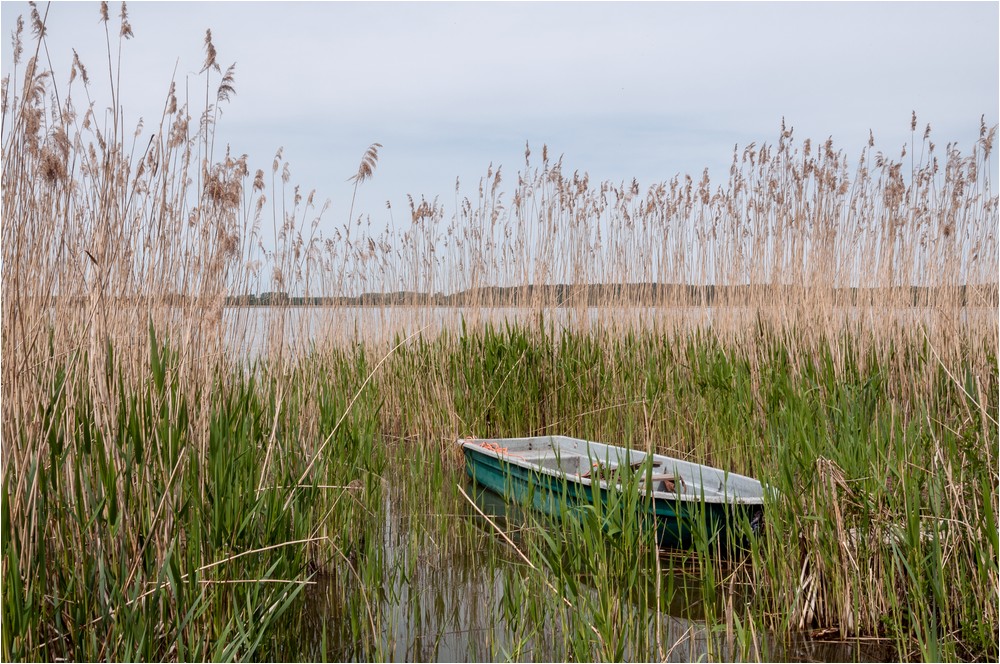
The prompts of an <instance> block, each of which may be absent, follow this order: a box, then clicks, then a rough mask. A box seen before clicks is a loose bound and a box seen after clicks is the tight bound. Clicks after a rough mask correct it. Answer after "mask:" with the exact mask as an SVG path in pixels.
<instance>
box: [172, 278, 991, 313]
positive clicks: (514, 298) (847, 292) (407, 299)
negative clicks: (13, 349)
mask: <svg viewBox="0 0 1000 664" xmlns="http://www.w3.org/2000/svg"><path fill="white" fill-rule="evenodd" d="M811 290H815V292H814V293H813V295H814V296H815V297H816V298H823V299H826V298H832V299H833V301H834V303H835V304H837V305H840V306H852V305H857V304H859V303H867V302H878V301H880V300H882V301H892V302H897V303H906V302H908V303H909V304H910V305H911V306H924V305H926V304H927V303H929V302H930V303H933V302H941V301H942V298H944V299H945V300H946V301H949V302H952V303H958V304H960V305H961V306H966V305H969V306H993V307H995V306H998V304H1000V293H998V291H1000V289H998V285H997V284H983V285H967V286H956V287H953V288H927V287H923V286H911V287H909V288H907V287H896V288H838V289H834V290H833V291H832V292H831V291H828V290H826V289H811V288H809V287H806V286H770V285H755V286H692V285H685V284H657V283H639V284H589V285H586V284H585V285H569V284H554V285H549V286H533V285H528V286H491V287H485V288H478V289H468V290H464V291H460V292H458V293H453V294H450V295H445V294H444V293H418V292H414V291H397V292H395V293H365V294H363V295H358V296H354V297H347V296H343V297H295V296H289V295H288V294H287V293H282V292H268V293H261V294H259V295H231V296H229V297H227V298H226V306H230V307H253V306H325V307H330V306H355V307H365V306H371V307H388V306H413V305H420V306H440V307H462V306H481V305H484V304H489V305H492V306H499V307H505V306H528V305H544V306H562V305H565V306H579V305H583V304H586V306H589V307H600V306H618V305H636V306H656V305H660V304H670V305H681V306H683V305H690V306H712V305H714V304H725V305H741V304H749V303H752V302H756V303H760V302H761V301H762V300H763V301H764V302H767V301H769V300H770V301H782V300H787V301H802V300H801V299H800V298H803V297H808V296H809V295H810V291H811ZM906 291H909V297H908V298H907V297H906V295H905V293H906ZM178 304H179V302H178Z"/></svg>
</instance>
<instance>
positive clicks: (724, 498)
mask: <svg viewBox="0 0 1000 664" xmlns="http://www.w3.org/2000/svg"><path fill="white" fill-rule="evenodd" d="M542 438H548V439H550V440H551V439H554V438H565V439H567V440H572V441H575V442H577V443H584V444H585V445H586V447H587V449H588V451H589V449H590V446H591V445H592V444H594V445H602V446H604V447H606V448H609V449H616V450H621V451H624V452H625V453H626V454H630V453H631V452H633V451H636V452H640V453H641V454H645V455H646V456H647V457H652V460H653V462H654V464H655V463H656V462H657V461H661V460H662V461H666V462H671V461H672V462H675V463H683V464H687V465H689V466H693V467H695V468H698V469H701V470H708V471H711V472H712V473H713V474H715V473H717V474H721V475H722V477H723V478H725V479H726V480H727V481H728V479H729V478H737V479H741V480H746V481H748V482H753V483H756V484H757V485H758V486H760V487H761V489H760V491H761V495H760V496H754V497H747V496H737V495H731V494H730V493H729V492H727V491H725V488H726V486H727V481H724V482H723V484H722V486H723V491H721V492H718V493H716V492H712V493H707V492H706V491H705V490H704V487H703V486H701V485H699V491H698V492H697V493H689V494H685V493H678V492H676V491H650V490H649V488H648V487H643V488H641V489H640V490H639V494H640V495H644V496H650V497H652V498H653V499H654V500H663V501H669V502H680V503H705V504H715V505H733V506H741V505H747V506H753V505H763V504H764V494H765V493H766V487H765V486H764V485H763V484H762V483H761V482H760V481H759V480H755V479H753V478H752V477H747V476H746V475H740V474H739V473H732V472H729V471H725V470H722V469H719V468H713V467H712V466H706V465H704V464H700V463H694V462H692V461H684V460H683V459H677V458H675V457H671V456H667V455H665V454H649V453H647V452H641V451H640V450H631V449H629V448H627V447H621V446H618V445H609V444H607V443H598V442H596V441H589V440H586V439H583V438H573V437H571V436H555V435H550V436H526V437H523V438H471V437H470V438H459V439H458V440H457V441H456V443H457V444H458V446H459V447H461V448H462V449H463V450H465V449H471V450H473V451H474V452H476V453H477V454H482V455H484V456H487V457H491V458H494V459H496V460H498V461H501V462H504V463H510V464H513V465H515V466H518V467H520V468H523V469H525V470H529V471H531V472H536V473H540V474H543V475H547V476H549V477H553V478H555V479H564V480H566V481H567V482H572V483H575V484H580V485H582V486H591V487H592V486H594V483H593V479H592V478H590V477H584V476H583V475H581V474H579V473H569V472H566V471H562V470H555V469H552V468H548V467H546V466H543V465H541V464H539V463H533V462H532V461H531V460H529V459H524V458H521V457H518V456H514V455H513V454H512V453H508V454H503V455H501V454H499V453H497V452H496V451H495V450H491V449H489V448H487V447H483V446H482V443H490V442H493V443H497V444H501V445H502V444H503V442H504V441H512V440H528V439H542ZM553 449H554V448H553ZM578 456H583V455H578ZM585 458H586V457H585ZM644 461H645V460H644ZM598 486H599V487H601V488H604V489H608V488H609V484H608V482H607V481H606V480H603V479H602V480H600V481H599V484H598ZM616 486H618V487H619V489H620V488H621V484H617V485H616Z"/></svg>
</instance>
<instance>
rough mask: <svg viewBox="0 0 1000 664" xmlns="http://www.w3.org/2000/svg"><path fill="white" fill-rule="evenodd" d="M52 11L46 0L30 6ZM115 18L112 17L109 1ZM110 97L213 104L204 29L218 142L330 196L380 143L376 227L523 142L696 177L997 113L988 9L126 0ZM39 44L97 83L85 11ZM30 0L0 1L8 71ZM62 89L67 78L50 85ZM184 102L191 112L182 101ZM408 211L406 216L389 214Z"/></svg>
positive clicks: (61, 21) (511, 154) (373, 208)
mask: <svg viewBox="0 0 1000 664" xmlns="http://www.w3.org/2000/svg"><path fill="white" fill-rule="evenodd" d="M42 8H44V6H42ZM113 9H115V8H114V6H113ZM129 9H130V17H131V22H132V25H133V27H134V30H135V34H136V37H135V39H134V40H132V41H130V42H128V43H127V44H126V45H125V51H124V56H123V67H122V80H123V103H124V105H125V108H126V111H128V113H129V117H130V118H131V119H132V121H133V122H134V121H135V120H137V119H138V116H139V115H143V116H144V117H145V118H146V121H147V127H148V126H149V123H150V122H151V121H152V120H153V119H154V118H156V117H158V114H159V111H160V108H161V105H162V100H163V98H164V95H165V93H166V89H167V86H168V84H169V80H170V77H171V76H172V75H173V72H174V69H175V67H176V69H177V74H176V76H177V81H178V84H179V86H180V87H181V89H182V90H184V89H186V90H187V91H188V94H190V95H191V97H192V99H195V100H196V99H199V98H200V99H202V102H203V99H204V81H203V79H201V78H199V77H198V71H199V69H200V68H201V60H202V57H203V51H202V40H203V39H204V31H205V29H206V28H211V29H212V31H213V37H214V42H215V45H216V47H217V49H218V52H219V59H220V62H221V63H222V64H223V66H226V65H228V64H229V63H231V62H236V63H237V84H236V89H237V93H238V94H237V96H236V97H235V98H234V99H233V101H232V103H230V104H228V105H227V106H226V107H225V108H224V115H223V118H222V120H221V124H220V132H221V133H220V138H221V139H222V140H224V141H227V142H230V143H232V144H233V147H234V150H236V151H237V152H238V153H242V152H246V153H248V154H249V155H250V157H251V162H252V164H253V165H255V166H256V167H260V168H264V169H265V170H267V169H269V168H270V164H271V159H272V157H273V155H274V152H275V150H276V149H277V148H278V147H279V146H284V147H285V157H286V159H288V160H289V161H290V163H291V171H292V177H293V180H294V181H297V182H301V183H302V185H303V187H304V188H305V189H306V190H309V189H316V190H317V191H318V195H319V198H320V200H322V199H323V198H326V197H329V198H332V199H333V203H334V205H333V210H332V212H331V219H332V220H333V221H338V222H339V221H342V220H343V219H342V217H343V216H346V208H347V205H348V204H349V202H350V190H351V187H350V185H349V184H348V183H347V182H346V179H347V177H348V176H349V175H351V174H352V173H353V172H354V170H355V169H356V168H357V163H358V160H359V159H360V157H361V155H362V153H363V152H364V150H365V148H367V146H368V145H369V144H370V143H372V142H375V141H379V142H381V143H383V145H384V146H385V147H384V148H383V151H382V159H381V160H380V164H379V167H378V170H377V171H376V174H375V178H374V179H373V180H371V181H370V182H367V183H365V185H363V187H362V188H361V191H359V203H358V205H357V206H356V209H357V208H362V209H364V210H365V211H368V212H370V213H371V214H372V216H373V217H375V218H377V220H378V222H379V223H383V222H384V221H385V218H386V211H385V208H384V202H385V201H386V200H391V201H392V202H393V205H394V207H396V208H397V209H398V208H401V207H403V205H404V202H405V196H406V194H407V193H410V194H413V195H414V196H415V197H417V196H419V194H422V193H423V194H427V195H428V197H433V196H434V195H440V197H441V200H442V201H443V202H444V203H445V204H446V205H449V204H450V202H451V201H453V200H454V183H455V178H456V177H457V176H460V177H461V178H462V182H463V183H464V185H463V193H468V194H469V195H472V194H474V193H475V183H476V181H477V180H478V178H479V177H480V176H482V175H483V174H484V173H485V170H486V167H487V165H488V164H489V163H491V162H492V163H493V164H494V165H497V164H503V165H504V168H505V171H506V172H508V173H509V175H510V177H509V178H508V180H507V181H508V182H511V181H513V174H514V171H516V170H517V169H518V168H521V167H522V166H523V150H524V143H525V141H530V143H531V144H532V146H533V149H534V150H535V154H536V155H537V154H538V153H539V152H540V150H541V144H542V143H547V144H548V145H549V147H550V150H551V151H552V152H553V153H554V154H555V155H559V154H565V157H566V163H567V166H568V167H569V168H570V170H573V169H580V170H581V171H589V172H590V173H591V175H592V177H593V178H598V179H601V178H608V179H611V180H613V181H616V182H617V181H622V180H631V179H632V178H633V177H635V178H637V179H638V180H639V181H640V183H642V184H644V185H646V184H651V183H653V182H656V181H661V180H665V179H669V178H671V177H673V176H674V175H676V174H678V173H691V174H692V175H694V176H698V175H700V173H701V171H702V169H703V168H704V167H706V166H707V167H709V168H710V169H711V171H712V174H713V177H715V178H722V177H724V176H725V175H726V168H727V166H728V162H729V159H730V157H731V154H732V149H733V145H734V144H735V143H739V144H741V145H745V144H747V143H750V142H757V143H760V142H763V141H773V140H775V138H776V136H777V132H778V127H779V125H780V123H781V121H782V118H783V117H784V118H785V119H786V122H787V123H788V124H789V125H790V126H794V127H795V129H796V135H797V136H798V137H799V138H806V137H810V138H813V139H815V140H825V138H826V137H827V136H832V137H833V138H834V140H835V141H836V143H837V144H838V145H839V146H840V147H842V148H843V149H845V151H846V152H847V153H848V154H849V155H854V154H856V153H857V152H858V151H860V149H861V147H862V146H863V145H864V143H865V141H866V140H867V138H868V131H869V129H871V130H872V131H874V133H875V136H876V139H877V140H878V141H879V146H880V147H882V148H883V149H885V150H886V151H887V152H895V151H896V150H898V148H899V147H900V146H901V145H902V143H903V142H904V141H907V140H909V138H910V132H909V119H910V112H911V111H912V110H916V111H917V113H918V116H919V120H920V123H921V128H922V127H923V125H924V124H925V123H927V122H929V123H931V124H932V125H933V127H934V136H935V138H936V139H937V141H938V142H939V143H942V144H943V143H945V142H948V141H958V142H959V144H960V145H962V146H963V147H964V148H965V149H968V148H969V147H970V146H971V144H972V142H973V141H974V139H975V137H976V136H977V134H978V128H979V126H978V125H979V117H980V115H983V114H985V116H986V120H987V122H988V123H989V124H995V123H996V122H997V115H998V79H1000V74H998V59H997V53H998V35H997V30H996V26H997V23H998V5H997V3H950V2H949V3H912V4H911V3H812V2H810V3H774V4H770V3H732V4H730V3H690V4H688V3H636V4H631V3H581V4H577V3H552V4H546V3H516V4H513V3H511V4H508V3H468V4H464V3H455V4H437V3H402V4H394V3H360V4H353V3H313V2H310V3H256V2H255V3H238V2H227V3H152V2H143V3H134V4H132V5H130V6H129ZM49 12H50V16H49V47H50V53H51V56H52V60H53V64H54V66H55V67H56V69H57V71H59V72H61V75H62V76H63V80H65V76H67V75H68V72H69V62H70V58H71V57H72V52H71V50H70V49H71V48H73V47H75V48H76V49H77V50H78V51H79V52H80V56H81V58H82V59H83V60H84V62H85V63H87V65H88V68H89V69H90V72H91V77H92V78H93V79H95V81H98V82H99V83H100V84H103V81H104V80H106V70H107V55H106V53H105V46H104V33H103V26H101V25H100V24H99V23H98V10H97V4H96V3H93V4H91V3H72V4H61V3H53V4H52V5H51V9H50V10H49ZM19 13H23V14H25V15H27V13H28V8H27V5H26V4H22V3H11V2H4V3H3V4H2V22H3V32H4V35H5V39H4V44H5V47H4V48H5V51H4V56H5V57H4V64H3V69H4V73H5V74H6V73H7V72H9V66H10V63H9V60H10V58H9V40H8V39H7V38H6V37H7V35H9V34H10V31H11V29H12V28H13V24H14V23H13V21H14V18H15V17H16V16H17V14H19ZM57 80H58V79H57ZM193 105H196V104H194V103H193ZM398 218H399V216H398V215H397V220H398Z"/></svg>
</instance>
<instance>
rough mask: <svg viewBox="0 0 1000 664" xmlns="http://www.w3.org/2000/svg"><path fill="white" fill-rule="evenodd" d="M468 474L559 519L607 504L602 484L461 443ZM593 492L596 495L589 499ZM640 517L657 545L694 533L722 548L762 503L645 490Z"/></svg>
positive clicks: (738, 539) (751, 521)
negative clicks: (652, 534) (654, 493)
mask: <svg viewBox="0 0 1000 664" xmlns="http://www.w3.org/2000/svg"><path fill="white" fill-rule="evenodd" d="M463 452H464V454H465V467H466V472H467V473H468V475H469V477H470V478H471V479H472V480H473V481H474V482H475V483H476V484H479V485H481V486H483V487H485V488H486V489H489V490H490V491H492V492H494V493H496V494H498V495H499V496H501V497H502V498H503V499H504V500H506V501H508V502H511V503H515V504H517V505H519V506H522V507H529V508H532V509H534V510H537V511H539V512H542V513H544V514H546V515H548V516H550V517H554V518H557V519H558V518H562V517H563V516H564V515H566V514H572V513H573V512H574V510H577V509H578V508H580V507H583V506H587V505H593V506H596V505H598V501H600V505H601V506H602V507H604V508H607V506H608V498H609V497H610V496H611V495H612V492H613V489H611V488H609V487H608V486H607V485H606V484H603V483H594V482H591V481H582V480H581V479H580V478H579V476H575V475H572V474H565V473H550V472H545V471H543V470H541V469H538V468H533V467H530V466H525V465H520V464H516V463H511V462H510V461H508V460H507V459H505V458H503V456H500V455H496V454H491V453H489V452H484V451H482V450H480V449H477V448H476V447H473V446H463ZM595 492H596V493H597V494H598V497H597V498H596V499H595V496H594V494H595ZM633 502H634V503H635V504H636V505H637V509H638V510H639V511H640V513H639V516H640V518H641V519H642V520H643V521H644V522H645V523H646V524H647V525H652V526H653V527H655V529H656V540H657V544H658V545H659V546H660V547H663V548H685V549H686V548H691V547H692V546H693V544H694V543H695V541H697V540H696V538H702V537H703V538H705V542H706V543H707V544H708V545H709V546H711V545H714V544H719V545H720V546H722V547H724V548H728V547H730V546H731V545H732V544H734V543H742V542H744V541H745V539H746V535H747V534H748V528H747V526H748V525H749V526H750V529H749V532H753V531H755V530H756V529H757V528H758V527H759V524H760V523H761V516H762V512H763V509H762V505H761V504H758V503H751V504H741V503H739V502H735V501H725V502H707V501H705V500H703V499H698V498H697V497H695V498H692V497H690V496H688V497H681V496H679V495H652V494H647V495H644V496H642V497H641V499H640V500H638V501H633Z"/></svg>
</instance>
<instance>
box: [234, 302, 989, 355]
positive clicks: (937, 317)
mask: <svg viewBox="0 0 1000 664" xmlns="http://www.w3.org/2000/svg"><path fill="white" fill-rule="evenodd" d="M540 314H541V315H542V316H543V320H544V322H545V325H546V329H548V328H549V326H550V325H551V326H552V329H553V330H554V331H555V332H556V333H558V332H559V331H561V330H563V329H574V330H585V329H592V328H598V327H599V328H603V329H610V330H617V331H625V330H644V329H651V328H652V329H657V330H677V329H680V330H691V329H695V328H709V327H714V328H718V329H725V328H729V327H742V326H744V325H746V324H747V323H754V322H755V321H756V320H757V317H758V315H760V316H762V317H763V318H765V319H767V320H771V321H778V322H782V321H783V322H786V323H787V322H788V321H789V320H801V319H802V316H803V315H810V314H809V312H796V311H794V310H792V309H789V310H778V309H762V310H757V309H751V308H749V307H732V306H729V307H714V308H713V307H626V308H611V307H587V308H572V307H551V308H547V309H545V310H538V309H529V308H518V307H495V308H489V309H473V308H464V307H408V306H395V307H287V308H285V307H227V308H226V309H225V312H224V315H223V323H224V326H225V335H226V339H225V343H226V346H227V348H228V350H229V352H231V353H232V354H233V355H234V356H236V357H244V358H248V359H253V358H256V357H258V356H260V355H261V354H262V353H263V352H264V350H265V349H268V350H272V349H275V348H281V349H283V352H285V353H287V354H290V355H298V354H300V353H302V352H308V350H309V349H311V348H320V349H321V348H323V347H325V346H338V345H343V344H345V343H347V344H350V343H354V342H358V341H364V342H375V343H388V342H391V341H393V340H396V339H398V340H403V339H405V338H406V337H407V336H409V335H410V334H414V333H420V334H421V335H422V336H423V337H424V338H434V337H435V336H437V335H439V334H440V333H442V332H445V331H448V332H460V331H461V329H462V325H463V323H465V324H468V325H470V326H476V325H480V324H483V323H490V324H492V325H494V326H501V327H502V326H503V325H504V324H507V323H510V324H514V323H518V324H521V325H525V326H528V327H537V325H538V323H539V316H540ZM892 316H893V317H894V318H895V319H896V321H897V322H898V323H900V324H904V325H907V326H913V325H916V324H923V325H924V326H925V327H926V328H927V330H928V331H929V332H930V333H931V334H932V335H933V331H934V330H935V329H940V328H944V329H949V328H954V326H955V324H956V323H960V324H963V323H964V324H984V325H986V326H988V327H991V328H992V329H994V330H995V329H996V328H997V310H996V308H994V307H962V308H961V309H955V310H947V311H939V310H933V309H928V308H923V307H905V308H900V309H897V310H895V313H894V314H893V315H892ZM885 318H886V312H884V311H873V310H871V309H868V308H857V307H842V308H838V309H836V310H835V311H834V312H833V313H830V314H827V315H825V316H824V317H823V318H822V319H821V320H822V322H823V324H824V325H828V326H829V327H830V328H831V329H836V328H837V327H838V326H841V325H844V324H847V323H851V324H860V325H861V326H870V327H872V328H883V327H884V326H885V322H886V321H885Z"/></svg>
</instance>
